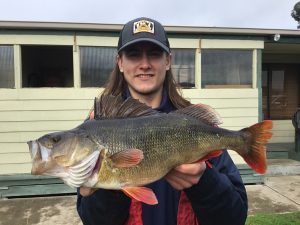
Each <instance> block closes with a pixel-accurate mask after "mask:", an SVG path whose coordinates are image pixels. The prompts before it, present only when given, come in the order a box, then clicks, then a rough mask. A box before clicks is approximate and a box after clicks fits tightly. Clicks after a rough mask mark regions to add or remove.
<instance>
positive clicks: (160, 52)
mask: <svg viewBox="0 0 300 225" xmlns="http://www.w3.org/2000/svg"><path fill="white" fill-rule="evenodd" d="M162 54H163V52H162V51H159V50H157V51H151V52H149V56H153V57H160V56H161V55H162Z"/></svg>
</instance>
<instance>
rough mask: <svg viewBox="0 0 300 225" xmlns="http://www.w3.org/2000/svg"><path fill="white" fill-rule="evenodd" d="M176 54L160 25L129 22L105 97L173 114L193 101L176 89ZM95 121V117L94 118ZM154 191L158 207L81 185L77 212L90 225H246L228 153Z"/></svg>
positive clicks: (181, 171) (179, 172)
mask: <svg viewBox="0 0 300 225" xmlns="http://www.w3.org/2000/svg"><path fill="white" fill-rule="evenodd" d="M171 60H172V57H171V51H170V47H169V42H168V38H167V36H166V33H165V31H164V28H163V27H162V25H161V24H160V23H158V22H157V21H155V20H152V19H149V18H138V19H135V20H133V21H130V22H128V23H127V24H125V26H124V28H123V30H122V31H121V34H120V39H119V43H118V56H117V64H116V67H115V69H114V71H113V72H112V75H111V78H110V80H109V82H108V83H107V86H106V88H105V90H104V93H103V95H110V94H112V95H119V94H122V96H123V98H124V99H126V98H129V97H132V98H134V99H138V100H139V101H140V102H143V103H145V104H146V105H148V106H150V107H152V108H153V109H155V110H157V111H160V112H164V113H169V112H171V111H174V110H176V109H180V108H184V107H186V106H188V105H190V103H189V102H188V101H187V100H185V99H184V98H182V97H181V96H180V95H179V94H178V92H177V89H176V84H175V82H174V80H173V77H172V72H171ZM91 117H92V116H91ZM147 187H149V188H151V189H152V190H153V191H154V193H155V195H156V197H157V199H158V204H157V205H146V204H143V203H140V202H138V201H135V200H131V199H130V198H128V197H127V196H126V195H125V194H124V193H122V192H120V191H111V190H104V189H90V188H85V187H81V188H80V192H79V193H78V201H77V210H78V213H79V215H80V217H81V219H82V221H83V224H85V225H96V224H98V225H110V224H111V225H134V224H136V225H142V224H144V225H176V224H179V225H184V224H185V225H196V224H201V225H229V224H230V225H242V224H244V223H245V220H246V217H247V207H248V206H247V195H246V191H245V187H244V185H243V182H242V180H241V177H240V175H239V171H238V170H237V168H236V167H235V165H234V164H233V162H232V160H231V158H230V157H229V155H228V153H227V151H224V152H223V154H221V155H220V156H217V157H214V158H210V159H209V160H207V161H205V160H202V161H198V162H194V163H189V164H182V165H180V166H177V167H176V168H174V169H173V170H171V171H170V172H169V173H168V174H167V175H166V176H165V177H164V178H163V179H160V180H158V181H156V182H154V183H151V184H150V185H147Z"/></svg>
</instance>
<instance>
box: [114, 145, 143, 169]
mask: <svg viewBox="0 0 300 225" xmlns="http://www.w3.org/2000/svg"><path fill="white" fill-rule="evenodd" d="M143 158H144V154H143V151H142V150H140V149H135V148H132V149H126V150H123V151H121V152H118V153H116V154H113V155H112V156H110V159H111V161H112V162H113V164H114V166H115V167H119V168H122V167H131V166H135V165H137V164H139V163H140V162H141V161H142V159H143Z"/></svg>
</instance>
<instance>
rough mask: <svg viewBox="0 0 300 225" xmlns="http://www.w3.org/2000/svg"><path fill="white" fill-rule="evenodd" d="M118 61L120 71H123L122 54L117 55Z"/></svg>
mask: <svg viewBox="0 0 300 225" xmlns="http://www.w3.org/2000/svg"><path fill="white" fill-rule="evenodd" d="M117 63H118V66H119V70H120V72H121V73H123V61H122V57H121V56H120V55H117Z"/></svg>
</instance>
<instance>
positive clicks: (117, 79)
mask: <svg viewBox="0 0 300 225" xmlns="http://www.w3.org/2000/svg"><path fill="white" fill-rule="evenodd" d="M126 87H127V82H126V81H125V79H124V76H123V74H122V73H121V71H120V69H119V66H118V64H117V63H116V65H115V68H114V69H113V71H112V72H111V74H110V77H109V79H108V81H107V83H106V84H105V88H104V91H103V92H102V93H101V95H115V96H116V95H119V94H122V93H123V91H124V90H125V88H126ZM164 88H166V90H167V93H168V96H169V98H170V101H171V102H172V104H173V105H174V107H175V108H177V109H180V108H184V107H186V106H189V105H191V103H190V102H189V101H188V100H186V99H185V98H183V97H182V94H181V89H180V87H179V86H178V85H177V83H176V81H175V80H174V77H173V74H172V70H171V68H170V69H169V70H168V71H167V72H166V78H165V81H164Z"/></svg>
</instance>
